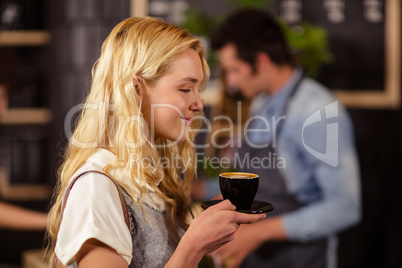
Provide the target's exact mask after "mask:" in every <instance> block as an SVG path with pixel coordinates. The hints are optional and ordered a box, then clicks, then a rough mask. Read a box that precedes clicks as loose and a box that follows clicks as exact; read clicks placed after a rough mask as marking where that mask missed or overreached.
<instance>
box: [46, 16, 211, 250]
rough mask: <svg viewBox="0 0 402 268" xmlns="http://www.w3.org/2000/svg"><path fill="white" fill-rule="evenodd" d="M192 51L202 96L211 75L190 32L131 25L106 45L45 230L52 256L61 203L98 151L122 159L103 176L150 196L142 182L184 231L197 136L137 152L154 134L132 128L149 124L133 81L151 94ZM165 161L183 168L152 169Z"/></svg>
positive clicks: (146, 22)
mask: <svg viewBox="0 0 402 268" xmlns="http://www.w3.org/2000/svg"><path fill="white" fill-rule="evenodd" d="M187 49H193V50H194V51H196V52H197V53H198V54H199V56H200V59H201V62H202V66H203V72H204V80H203V81H202V84H201V88H204V87H205V84H206V82H207V80H208V78H209V68H208V65H207V63H206V61H205V59H204V52H203V48H202V47H201V46H200V43H199V41H198V39H196V38H194V37H193V36H192V35H191V34H190V33H189V32H187V31H185V30H183V29H180V28H178V27H176V26H175V25H173V24H171V23H167V22H164V21H161V20H158V19H155V18H149V17H147V18H129V19H126V20H124V21H123V22H121V23H119V24H118V25H117V26H116V27H115V28H114V29H113V30H112V32H111V33H110V35H109V36H108V37H107V39H106V40H105V42H104V43H103V46H102V51H101V56H100V58H99V59H98V60H97V62H96V63H95V65H94V67H93V69H92V85H91V90H90V92H89V94H88V96H87V98H86V100H85V102H84V109H83V110H82V113H81V116H80V118H79V121H78V124H77V126H76V127H75V130H74V132H73V135H72V136H71V138H70V140H69V144H68V146H67V148H66V151H65V154H64V162H63V164H62V165H61V167H60V169H59V181H58V182H57V187H56V191H55V195H54V196H55V201H54V203H53V206H52V208H51V211H50V225H49V228H48V237H49V240H50V243H49V251H50V252H51V251H53V250H54V246H55V243H56V241H57V233H58V227H59V222H60V212H61V204H62V198H63V193H64V191H65V190H66V187H67V185H68V182H69V180H70V179H71V178H72V176H73V174H74V173H75V172H76V171H77V170H78V169H79V168H80V167H82V166H83V165H84V163H85V162H86V160H87V159H88V158H89V157H90V156H91V155H93V154H94V153H95V152H96V151H97V150H98V149H99V148H110V147H114V149H115V151H116V156H117V159H116V161H114V162H113V163H111V164H109V165H108V166H106V167H105V168H104V172H105V173H107V174H109V175H112V172H113V171H114V170H116V169H117V168H123V169H124V170H125V171H126V172H128V174H130V175H131V176H130V183H132V184H133V185H134V186H135V187H136V188H137V189H138V190H139V192H140V196H142V195H143V194H145V193H146V190H145V189H144V188H142V187H141V185H143V183H144V182H145V183H147V184H149V185H150V186H151V187H152V188H153V189H154V190H155V191H156V193H157V195H158V196H159V197H161V198H162V199H163V200H164V201H165V205H166V207H167V209H168V211H169V213H170V215H171V218H172V220H173V219H176V220H178V222H179V223H180V224H181V225H182V226H184V227H185V214H186V210H187V207H188V206H189V204H190V186H191V182H192V180H193V178H194V176H195V171H196V170H195V169H196V159H195V152H194V148H193V146H192V141H193V140H194V136H195V131H190V133H189V136H190V139H186V140H184V141H180V142H178V143H176V144H174V145H173V146H172V144H171V141H168V140H165V139H158V140H155V141H151V140H148V139H146V141H145V142H144V144H142V146H132V145H133V143H136V142H138V141H139V140H141V139H142V138H143V137H144V135H147V133H148V132H149V128H148V126H147V125H146V124H143V121H141V120H133V119H135V118H144V111H142V108H143V107H142V105H141V101H140V98H138V97H137V95H136V89H135V85H134V84H135V83H133V80H134V81H135V80H136V78H135V77H136V76H139V77H141V79H142V82H143V83H142V84H143V85H144V86H142V88H141V89H142V90H148V91H150V90H152V87H153V85H155V83H156V82H157V81H158V79H160V78H161V77H162V76H163V75H164V74H166V73H167V71H168V70H169V67H170V65H171V64H172V62H173V61H174V60H175V59H176V58H178V57H179V56H180V55H181V54H182V53H183V52H184V51H186V50H187ZM127 119H128V120H127ZM199 125H200V122H198V124H197V123H196V124H195V125H194V126H193V125H192V127H193V128H198V127H199ZM95 137H96V138H97V139H96V138H95ZM156 145H159V146H156ZM161 145H165V146H161ZM157 147H158V148H157ZM132 154H135V155H136V157H137V159H149V160H150V161H149V165H147V167H145V166H144V165H141V164H138V163H136V162H134V161H130V156H131V155H132ZM161 158H164V159H167V160H169V161H171V162H170V163H178V166H172V165H167V166H166V165H155V163H158V161H160V159H161ZM177 159H179V160H186V162H185V163H184V162H183V161H177ZM182 171H184V172H182ZM117 182H118V183H120V185H121V187H123V188H124V189H125V190H126V191H127V192H128V193H129V194H131V195H132V198H133V201H134V202H138V200H137V199H136V197H135V196H134V193H132V190H130V187H128V185H124V183H122V182H120V181H117Z"/></svg>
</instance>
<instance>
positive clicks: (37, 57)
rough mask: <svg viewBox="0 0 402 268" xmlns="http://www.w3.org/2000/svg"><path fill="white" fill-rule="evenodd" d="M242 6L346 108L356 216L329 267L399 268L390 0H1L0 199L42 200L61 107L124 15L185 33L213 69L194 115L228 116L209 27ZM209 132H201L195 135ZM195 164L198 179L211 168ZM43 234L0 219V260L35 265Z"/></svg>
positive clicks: (395, 33) (73, 96)
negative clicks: (271, 21)
mask: <svg viewBox="0 0 402 268" xmlns="http://www.w3.org/2000/svg"><path fill="white" fill-rule="evenodd" d="M245 6H247V7H249V6H253V7H256V8H262V9H265V10H269V11H271V12H272V13H273V14H275V15H276V16H277V17H278V19H279V20H280V21H281V25H282V26H283V29H284V31H285V33H286V36H287V38H288V41H289V42H290V44H291V45H292V48H293V49H294V52H295V54H296V55H297V57H298V60H299V62H300V64H301V65H302V66H303V67H304V68H305V71H306V73H307V74H308V75H309V76H312V77H314V78H316V79H317V80H318V81H320V82H322V83H324V84H325V85H327V86H328V87H329V88H330V89H331V90H333V91H334V93H335V94H337V96H338V97H339V99H340V101H341V102H343V103H344V104H345V105H346V107H347V108H348V111H349V112H350V114H351V116H352V120H353V123H354V126H355V140H356V145H357V149H358V153H359V160H360V169H361V179H362V194H363V221H362V222H361V223H360V224H359V225H358V226H356V227H354V228H352V229H350V230H347V231H346V232H343V233H342V234H341V235H340V246H339V267H345V268H346V267H353V268H355V267H401V265H402V257H401V254H400V248H399V247H398V245H399V243H400V241H402V230H401V226H402V194H401V191H402V159H401V156H400V154H401V153H402V131H401V130H402V111H401V105H400V92H401V84H400V76H401V70H400V60H401V57H400V55H401V54H400V52H401V49H400V28H401V27H400V26H401V20H400V14H401V4H400V1H399V0H353V1H346V0H314V1H307V0H255V1H251V0H204V1H195V0H131V1H130V0H58V1H51V0H0V20H1V21H0V200H1V201H4V202H8V203H12V204H17V205H19V206H23V207H26V208H31V209H34V210H38V211H44V212H46V211H47V210H48V208H49V201H50V199H51V193H52V189H53V187H54V184H55V179H56V170H57V167H58V165H59V164H60V158H59V155H60V153H61V152H62V148H63V147H64V145H65V144H66V135H65V133H64V122H65V118H66V115H67V113H68V112H69V110H70V109H71V108H72V107H73V106H75V105H77V104H79V103H81V101H82V99H83V96H84V95H85V93H86V90H87V89H88V87H89V83H90V72H91V68H92V65H93V63H94V62H95V61H96V59H97V57H98V56H99V53H100V48H101V45H102V42H103V40H104V39H105V38H106V37H107V35H108V33H109V32H110V31H111V29H112V28H113V27H114V26H115V25H116V24H117V23H118V22H120V21H121V20H123V19H125V18H127V17H130V16H144V15H149V16H156V17H162V18H166V19H168V20H170V21H173V22H175V23H176V24H178V25H180V26H182V27H184V28H186V29H188V30H190V31H192V32H193V33H194V34H196V35H197V36H198V37H199V38H200V39H201V40H202V41H203V42H204V44H205V47H206V49H207V51H208V61H209V63H210V66H211V69H212V77H211V81H210V83H209V85H208V88H207V90H206V92H205V93H204V101H205V114H206V115H207V116H210V117H212V116H213V115H216V114H226V115H228V116H230V117H231V118H232V119H234V120H236V119H235V117H236V116H237V114H236V113H235V111H233V107H236V106H235V105H236V103H237V102H238V101H243V100H242V98H241V96H238V95H236V94H232V93H231V92H229V91H226V90H225V87H224V84H223V83H221V82H220V72H219V65H218V62H217V59H216V55H215V53H214V51H211V50H210V49H209V48H208V36H209V34H210V32H211V30H213V29H214V27H215V26H216V25H217V24H218V23H219V22H220V21H222V20H223V19H224V18H225V16H226V15H227V14H228V13H229V12H231V11H233V10H236V9H238V8H242V7H245ZM245 23H247V22H245ZM244 105H245V106H243V107H247V105H248V104H247V102H245V101H244ZM246 112H247V110H246V109H245V110H244V111H243V114H242V115H240V116H246ZM243 122H244V120H243ZM213 127H216V128H219V127H220V126H219V125H215V126H213ZM239 127H241V126H239ZM210 138H211V137H208V135H205V134H204V135H200V136H199V137H198V142H199V143H202V144H205V143H208V142H209V141H210ZM220 138H222V143H225V139H226V140H227V139H233V138H234V137H229V136H226V137H225V136H222V137H220ZM202 153H205V155H217V154H220V155H222V154H225V153H227V152H218V151H216V148H211V147H210V148H208V149H207V150H206V151H204V152H202ZM200 168H201V169H200V174H199V175H200V179H202V180H208V179H211V178H213V177H214V176H215V175H216V173H217V172H219V171H217V170H210V168H208V164H206V165H201V166H200ZM43 238H44V232H39V231H17V230H6V229H1V228H0V268H6V267H36V266H32V265H33V264H32V263H34V262H35V261H34V260H32V258H33V257H32V255H31V254H30V253H31V252H32V251H31V250H35V249H40V248H41V247H43ZM34 252H35V251H34ZM29 265H31V266H29Z"/></svg>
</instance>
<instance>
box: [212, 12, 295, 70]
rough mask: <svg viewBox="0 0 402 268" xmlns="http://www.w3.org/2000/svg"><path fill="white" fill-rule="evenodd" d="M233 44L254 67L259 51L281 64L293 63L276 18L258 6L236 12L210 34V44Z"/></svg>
mask: <svg viewBox="0 0 402 268" xmlns="http://www.w3.org/2000/svg"><path fill="white" fill-rule="evenodd" d="M228 44H234V45H235V47H236V49H237V56H238V57H239V58H240V59H241V60H243V61H245V62H247V63H250V64H251V66H252V67H253V68H254V66H255V61H256V55H257V53H259V52H266V53H267V54H268V55H269V57H270V58H271V60H272V61H273V62H274V63H276V64H278V65H293V64H294V61H293V57H292V54H291V52H290V50H289V48H288V45H287V43H286V41H285V38H284V36H283V33H282V31H281V29H280V27H279V25H278V23H277V22H276V20H275V18H274V17H273V16H271V15H270V14H269V13H267V12H264V11H261V10H257V9H242V10H240V11H237V12H236V13H233V14H232V15H230V16H229V17H228V19H227V20H226V21H225V22H224V23H223V24H222V25H221V26H219V27H218V28H217V29H216V30H215V32H214V33H213V34H212V37H211V46H212V48H213V49H215V50H219V49H221V48H223V47H224V46H226V45H228Z"/></svg>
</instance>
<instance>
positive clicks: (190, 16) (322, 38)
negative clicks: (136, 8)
mask: <svg viewBox="0 0 402 268" xmlns="http://www.w3.org/2000/svg"><path fill="white" fill-rule="evenodd" d="M274 2H275V1H273V0H226V1H225V4H226V6H227V7H228V8H229V9H230V10H232V11H234V10H236V9H241V8H246V7H247V8H260V9H262V8H266V7H267V6H269V5H272V4H273V3H274ZM184 15H185V17H186V20H185V21H184V22H183V23H182V24H181V25H180V26H181V27H183V28H184V29H187V30H188V31H190V32H192V33H193V34H195V35H198V36H203V37H206V38H207V37H208V36H210V35H211V33H212V31H213V29H214V27H216V26H217V25H219V24H220V23H221V22H222V21H224V19H225V17H226V16H225V15H220V16H216V17H212V16H210V15H209V14H207V13H206V12H204V11H202V10H200V9H199V8H195V7H192V8H190V9H188V10H187V11H185V14H184ZM278 21H279V24H280V25H281V27H282V30H283V32H284V34H285V37H286V39H287V41H288V43H289V45H290V47H291V48H292V49H293V50H294V52H295V54H296V57H297V59H298V63H299V64H300V65H301V66H302V67H303V69H304V71H305V74H306V75H308V76H311V77H316V76H317V75H318V73H319V71H320V69H321V66H322V65H323V64H325V63H330V62H332V61H333V60H334V57H333V55H332V54H331V52H330V48H329V42H328V34H327V30H326V29H325V28H323V27H320V26H316V25H312V24H310V23H307V22H302V23H301V24H300V25H297V26H290V25H289V24H287V23H286V22H285V21H283V20H280V19H278ZM207 61H208V63H209V64H210V66H211V67H212V68H214V66H215V65H217V63H218V59H217V55H216V52H215V51H209V53H208V55H207Z"/></svg>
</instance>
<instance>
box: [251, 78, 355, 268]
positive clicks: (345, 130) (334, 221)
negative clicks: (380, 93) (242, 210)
mask: <svg viewBox="0 0 402 268" xmlns="http://www.w3.org/2000/svg"><path fill="white" fill-rule="evenodd" d="M301 75H302V74H301V71H300V70H295V71H294V73H293V75H292V78H291V79H290V80H289V81H288V83H287V84H286V85H284V86H283V88H281V89H280V90H279V91H278V92H277V93H276V94H275V95H273V96H267V95H265V96H260V97H259V98H260V99H259V100H257V103H259V105H257V107H255V106H254V107H253V111H252V114H251V116H253V115H256V116H257V117H256V118H257V119H256V120H254V122H252V123H251V124H250V127H249V128H252V129H253V130H255V129H260V131H250V132H248V137H247V138H248V140H249V142H251V143H252V144H254V145H261V146H264V145H266V144H268V143H270V142H273V146H274V147H275V148H276V151H277V154H278V158H279V157H280V158H282V159H283V161H284V163H285V165H286V168H285V169H279V170H280V172H282V175H283V178H284V180H285V185H286V189H287V191H288V192H289V193H291V194H292V195H293V196H294V197H295V198H296V199H297V200H298V201H299V202H301V203H304V204H306V206H304V207H302V208H301V209H298V210H296V211H292V212H289V213H285V214H283V215H282V216H283V221H284V226H285V230H286V233H287V235H288V238H289V239H290V240H294V241H308V240H311V239H315V238H320V237H334V235H335V234H336V233H337V232H339V231H341V230H344V229H346V228H348V227H350V226H352V225H354V224H356V223H357V222H359V220H360V218H361V200H360V199H361V197H360V174H359V166H358V159H357V154H356V150H355V145H354V140H353V127H352V124H351V120H350V118H349V116H348V114H347V112H346V110H345V109H344V107H342V105H341V104H340V103H338V101H337V100H336V98H335V97H334V96H333V95H332V94H331V93H330V92H329V91H328V90H327V89H326V88H325V87H323V86H322V85H320V84H319V83H317V82H316V81H314V80H312V79H309V78H303V79H302V81H301V83H300V85H299V88H298V90H297V91H296V93H295V95H294V96H293V97H292V98H290V95H291V92H292V88H293V87H294V85H295V84H296V81H297V80H298V79H299V77H300V76H301ZM287 102H288V104H287V112H286V116H285V117H282V119H281V122H282V127H281V131H280V134H278V137H277V138H275V137H276V136H275V135H273V133H274V129H275V127H274V126H275V124H276V123H275V121H277V120H278V118H280V117H281V116H283V110H284V107H285V105H286V103H287ZM258 118H260V119H258ZM262 118H265V119H266V120H268V124H267V122H263V120H262ZM267 125H268V126H269V127H267ZM246 140H247V139H246ZM329 253H330V255H329V256H328V257H329V258H331V259H333V258H334V256H336V251H335V249H334V248H332V250H331V246H330V247H329ZM331 255H332V256H331ZM330 262H331V261H330ZM332 263H334V262H333V261H332ZM331 266H332V265H331Z"/></svg>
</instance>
